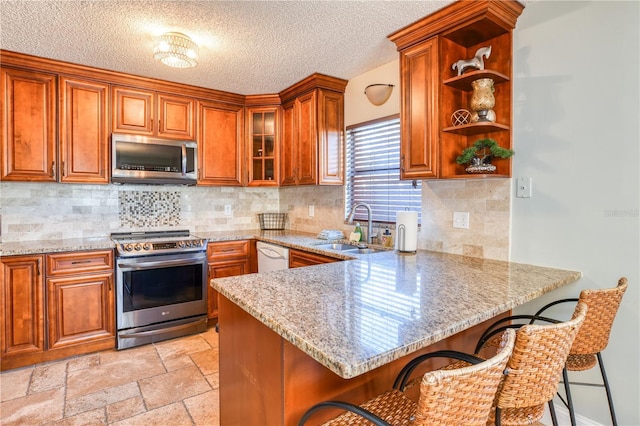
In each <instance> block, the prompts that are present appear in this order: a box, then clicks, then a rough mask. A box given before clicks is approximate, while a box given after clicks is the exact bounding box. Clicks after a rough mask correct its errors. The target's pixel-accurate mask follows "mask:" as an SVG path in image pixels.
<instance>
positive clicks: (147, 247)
mask: <svg viewBox="0 0 640 426" xmlns="http://www.w3.org/2000/svg"><path fill="white" fill-rule="evenodd" d="M142 249H143V250H146V251H149V250H151V244H149V243H144V244H143V245H142Z"/></svg>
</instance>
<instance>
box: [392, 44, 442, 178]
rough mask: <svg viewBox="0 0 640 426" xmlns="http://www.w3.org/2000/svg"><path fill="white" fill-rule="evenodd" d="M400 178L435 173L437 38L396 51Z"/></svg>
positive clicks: (436, 147) (436, 167) (436, 160)
mask: <svg viewBox="0 0 640 426" xmlns="http://www.w3.org/2000/svg"><path fill="white" fill-rule="evenodd" d="M400 69H401V70H402V73H401V75H400V87H401V90H402V94H401V99H402V103H401V105H400V122H401V123H402V127H401V129H400V178H401V179H422V178H432V177H437V173H438V151H439V150H438V40H437V38H433V39H430V40H427V41H426V42H424V43H421V44H420V45H417V46H412V47H410V48H408V49H406V50H404V51H402V52H401V54H400Z"/></svg>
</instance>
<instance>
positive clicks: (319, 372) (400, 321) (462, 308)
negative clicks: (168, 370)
mask: <svg viewBox="0 0 640 426" xmlns="http://www.w3.org/2000/svg"><path fill="white" fill-rule="evenodd" d="M268 240H269V241H271V242H276V243H278V242H279V243H281V244H283V245H290V246H293V247H296V248H301V247H302V246H303V245H306V246H307V249H310V250H314V249H313V246H312V245H310V241H307V243H306V244H300V243H299V242H296V243H295V244H288V243H287V238H286V237H282V238H278V237H273V238H269V239H268ZM316 241H317V240H316ZM316 244H317V242H316ZM580 276H581V274H580V273H579V272H575V271H567V270H559V269H552V268H546V267H540V266H533V265H523V264H516V263H510V262H503V261H495V260H488V259H481V258H472V257H465V256H458V255H451V254H445V253H438V252H430V251H421V250H419V251H418V252H417V253H416V254H401V253H398V252H395V251H387V252H379V253H374V254H370V255H362V256H358V257H357V258H356V259H352V260H346V261H344V262H334V263H328V264H322V265H316V266H310V267H306V268H299V269H290V270H285V271H274V272H269V273H264V274H250V275H244V276H237V277H230V278H222V279H213V280H212V281H211V285H212V286H213V287H214V288H215V289H216V290H218V291H219V293H220V306H219V328H220V353H219V357H220V416H221V424H225V425H233V424H286V425H292V424H296V423H297V421H298V419H299V418H300V416H301V415H302V413H304V411H305V410H306V409H307V408H308V407H310V406H311V405H313V404H314V403H316V402H318V401H322V400H326V399H341V400H348V401H352V402H355V403H359V402H362V401H364V400H366V399H367V398H369V397H371V396H372V395H375V394H376V393H379V392H380V391H382V390H384V389H388V388H389V387H390V385H391V384H392V382H393V379H394V378H395V375H396V374H397V372H398V371H399V369H400V368H401V366H402V365H403V364H404V363H405V362H406V361H407V360H408V359H410V358H412V357H413V356H415V355H416V354H417V353H423V352H429V351H432V350H437V349H444V348H447V349H456V350H464V351H472V350H473V345H475V341H476V340H477V337H478V333H479V332H481V331H482V330H483V329H484V327H485V325H484V324H483V322H485V321H488V320H490V319H492V318H494V317H496V316H500V315H502V314H504V313H505V312H508V311H509V310H510V309H512V308H514V307H516V306H519V305H521V304H523V303H525V302H527V301H529V300H532V299H534V298H536V297H539V296H541V295H542V294H544V293H547V292H550V291H552V290H554V289H557V288H559V287H561V286H564V285H567V284H570V283H572V282H574V281H576V280H578V279H579V278H580Z"/></svg>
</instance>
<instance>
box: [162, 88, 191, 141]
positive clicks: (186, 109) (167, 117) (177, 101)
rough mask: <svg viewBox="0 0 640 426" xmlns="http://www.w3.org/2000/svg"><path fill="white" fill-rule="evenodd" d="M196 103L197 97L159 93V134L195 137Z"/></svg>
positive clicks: (171, 136) (183, 137) (174, 136)
mask: <svg viewBox="0 0 640 426" xmlns="http://www.w3.org/2000/svg"><path fill="white" fill-rule="evenodd" d="M195 105H196V101H195V99H191V98H184V97H180V96H173V95H166V94H163V93H159V94H158V114H157V116H158V136H163V137H170V138H176V139H194V137H195V122H196V121H195Z"/></svg>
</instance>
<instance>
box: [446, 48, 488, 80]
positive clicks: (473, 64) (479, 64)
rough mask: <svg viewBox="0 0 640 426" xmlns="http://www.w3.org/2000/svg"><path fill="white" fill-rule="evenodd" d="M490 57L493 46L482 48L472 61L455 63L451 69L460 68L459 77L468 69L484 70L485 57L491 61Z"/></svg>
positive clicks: (464, 60) (463, 60)
mask: <svg viewBox="0 0 640 426" xmlns="http://www.w3.org/2000/svg"><path fill="white" fill-rule="evenodd" d="M489 55H491V46H489V47H481V48H480V49H478V50H477V51H476V56H474V57H473V58H471V59H460V60H459V61H458V62H455V63H454V64H453V65H452V66H451V69H453V70H455V69H456V68H458V76H460V75H462V73H463V72H464V71H465V70H466V69H467V68H475V69H477V70H483V69H484V60H483V59H482V58H483V57H484V58H486V59H489Z"/></svg>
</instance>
